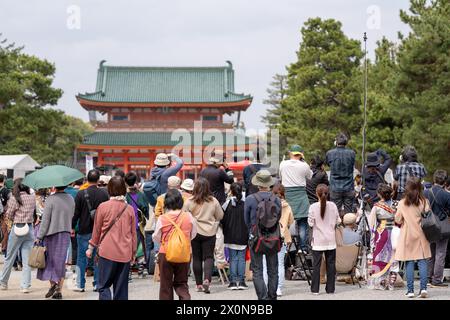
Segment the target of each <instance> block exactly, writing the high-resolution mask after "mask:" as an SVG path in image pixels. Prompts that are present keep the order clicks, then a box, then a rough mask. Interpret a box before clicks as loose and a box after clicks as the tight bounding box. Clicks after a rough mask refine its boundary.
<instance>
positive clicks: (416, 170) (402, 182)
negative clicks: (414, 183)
mask: <svg viewBox="0 0 450 320" xmlns="http://www.w3.org/2000/svg"><path fill="white" fill-rule="evenodd" d="M407 166H408V167H409V170H408V168H407ZM409 171H411V173H412V175H413V176H414V177H417V178H419V179H420V180H422V179H423V178H424V177H425V176H426V175H427V170H426V169H425V167H424V166H423V165H422V164H421V163H418V162H405V163H403V164H399V165H398V166H397V168H396V169H395V173H394V180H396V181H398V192H400V193H403V192H405V187H406V180H408V178H409V177H410V176H411V173H410V172H409Z"/></svg>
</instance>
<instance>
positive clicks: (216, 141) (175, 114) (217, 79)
mask: <svg viewBox="0 0 450 320" xmlns="http://www.w3.org/2000/svg"><path fill="white" fill-rule="evenodd" d="M76 98H77V100H78V102H79V103H80V105H81V106H82V107H83V108H84V109H85V110H87V111H88V112H89V118H90V121H91V124H93V126H94V128H95V131H94V133H92V134H89V135H87V136H85V137H84V139H83V142H82V144H81V145H79V146H78V148H77V151H78V153H79V154H81V155H89V156H92V157H93V159H94V164H95V166H97V167H100V166H103V167H110V168H115V169H121V170H124V171H125V172H128V171H131V170H133V171H136V172H137V173H138V174H139V175H141V176H143V177H148V176H149V172H150V169H151V168H152V167H153V161H154V159H155V156H156V154H157V153H160V152H165V153H170V152H172V151H173V148H174V147H177V148H178V149H177V150H179V149H181V151H180V152H179V155H180V156H181V157H182V158H183V160H185V165H184V167H183V169H182V172H181V176H182V178H185V177H191V178H196V177H197V174H198V173H199V171H200V170H201V169H202V168H203V167H204V166H205V164H206V163H205V157H202V154H203V153H204V152H207V150H209V149H211V148H213V150H214V149H216V150H219V149H220V150H224V151H225V152H226V153H227V154H228V156H231V157H233V154H237V153H240V154H243V153H246V152H248V150H249V148H250V145H249V139H248V137H245V136H243V134H239V133H237V131H239V130H237V129H238V128H239V124H240V121H239V120H240V112H242V111H245V110H247V108H248V107H249V106H250V104H251V102H252V96H250V95H245V94H239V93H235V89H234V70H233V66H232V64H231V62H229V61H227V65H226V66H219V67H127V66H109V65H106V64H105V61H104V60H103V61H101V62H100V66H99V69H98V73H97V85H96V88H95V91H94V92H91V93H84V94H81V93H80V94H78V95H77V96H76ZM225 115H230V116H235V118H236V119H237V120H235V121H229V120H228V121H226V120H225V119H224V116H225ZM229 118H230V117H229ZM211 129H214V130H211ZM179 131H181V132H184V136H183V138H180V137H179V134H177V132H179ZM239 132H241V131H239ZM218 135H219V136H218ZM211 136H214V137H213V138H211ZM207 148H209V149H207Z"/></svg>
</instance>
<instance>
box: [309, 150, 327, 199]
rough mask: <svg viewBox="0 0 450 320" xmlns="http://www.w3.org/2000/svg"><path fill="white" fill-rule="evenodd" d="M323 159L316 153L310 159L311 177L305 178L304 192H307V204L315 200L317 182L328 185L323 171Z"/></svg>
mask: <svg viewBox="0 0 450 320" xmlns="http://www.w3.org/2000/svg"><path fill="white" fill-rule="evenodd" d="M323 163H324V161H323V159H322V158H321V157H320V156H319V155H316V156H315V157H314V158H313V159H312V160H311V170H312V172H313V175H312V178H311V179H307V180H306V193H307V194H308V200H309V204H313V203H314V202H317V201H318V199H317V195H316V188H317V186H318V185H319V184H325V185H327V186H328V185H329V184H330V183H329V182H328V175H327V173H326V172H325V169H324V165H323Z"/></svg>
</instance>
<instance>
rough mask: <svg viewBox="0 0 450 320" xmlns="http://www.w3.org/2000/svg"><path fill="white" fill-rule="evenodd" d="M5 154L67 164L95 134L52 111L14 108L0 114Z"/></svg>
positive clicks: (0, 145)
mask: <svg viewBox="0 0 450 320" xmlns="http://www.w3.org/2000/svg"><path fill="white" fill-rule="evenodd" d="M0 123H1V124H2V125H1V126H0V150H1V152H2V154H22V153H26V154H29V155H30V156H31V157H32V158H34V159H35V160H36V161H37V162H39V163H41V164H44V163H55V162H58V161H66V160H67V159H69V158H70V157H71V156H72V155H73V150H74V149H75V146H76V145H77V144H79V143H80V142H81V141H82V138H83V135H85V134H87V133H89V132H91V131H92V128H91V127H90V125H88V124H86V123H84V122H83V121H82V120H80V119H78V118H74V117H71V116H68V115H66V114H64V112H62V111H59V110H53V109H45V108H35V107H31V106H28V105H14V106H11V107H9V108H7V109H4V110H1V111H0Z"/></svg>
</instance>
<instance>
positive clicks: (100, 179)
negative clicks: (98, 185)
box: [98, 175, 111, 184]
mask: <svg viewBox="0 0 450 320" xmlns="http://www.w3.org/2000/svg"><path fill="white" fill-rule="evenodd" d="M109 180H111V176H104V175H102V176H100V178H99V179H98V182H103V183H104V184H108V183H109Z"/></svg>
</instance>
